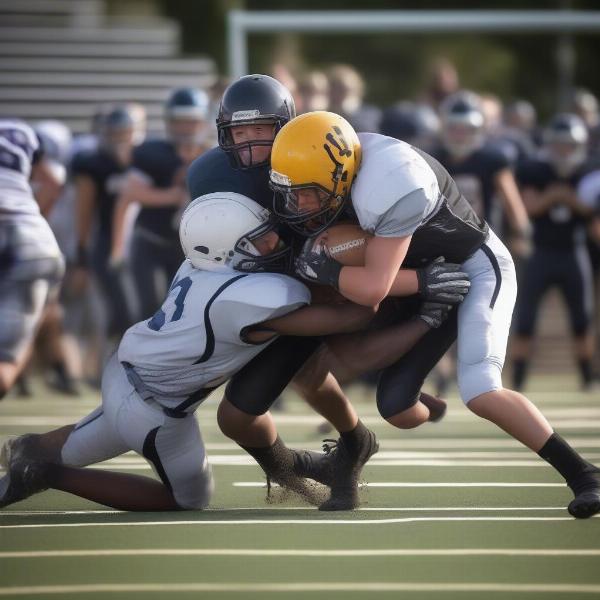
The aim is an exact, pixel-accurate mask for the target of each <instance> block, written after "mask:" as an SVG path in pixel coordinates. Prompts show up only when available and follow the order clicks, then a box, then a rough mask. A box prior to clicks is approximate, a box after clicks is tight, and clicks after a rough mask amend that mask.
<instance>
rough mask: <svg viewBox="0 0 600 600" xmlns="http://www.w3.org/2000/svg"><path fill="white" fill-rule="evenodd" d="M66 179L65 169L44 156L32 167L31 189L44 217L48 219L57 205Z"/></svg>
mask: <svg viewBox="0 0 600 600" xmlns="http://www.w3.org/2000/svg"><path fill="white" fill-rule="evenodd" d="M66 178H67V175H66V170H65V168H64V167H63V166H62V165H61V164H58V163H54V162H52V161H50V160H48V159H47V158H45V157H44V156H42V157H41V159H40V160H38V161H37V162H36V163H34V164H33V165H32V166H31V188H32V190H33V195H34V196H35V199H36V200H37V203H38V204H39V207H40V212H41V213H42V215H43V216H44V217H46V218H48V215H49V214H50V212H51V211H52V208H53V207H54V205H55V204H56V201H57V200H58V198H59V196H60V193H61V191H62V188H63V186H64V184H65V181H66Z"/></svg>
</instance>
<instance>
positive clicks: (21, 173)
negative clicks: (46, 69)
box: [0, 119, 64, 398]
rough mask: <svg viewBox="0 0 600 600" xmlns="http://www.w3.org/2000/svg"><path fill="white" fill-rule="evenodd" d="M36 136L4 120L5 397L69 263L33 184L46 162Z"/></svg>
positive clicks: (0, 163)
mask: <svg viewBox="0 0 600 600" xmlns="http://www.w3.org/2000/svg"><path fill="white" fill-rule="evenodd" d="M41 157H42V154H41V150H40V147H39V141H38V138H37V136H36V134H35V133H34V131H33V130H32V129H31V128H30V127H29V126H28V125H26V124H25V123H23V122H22V121H17V120H9V119H2V120H0V398H2V397H4V395H5V394H6V393H7V391H8V390H9V389H10V388H11V387H12V385H13V384H14V382H15V380H16V378H17V377H18V375H19V373H20V372H21V370H22V369H23V367H24V365H25V363H26V361H27V357H28V353H29V350H30V346H31V343H32V340H33V338H34V336H35V332H36V329H37V327H38V325H39V321H40V318H41V315H42V312H43V309H44V306H45V304H46V302H47V300H48V297H49V295H50V294H51V293H52V292H53V288H55V286H56V284H58V282H59V281H60V279H61V278H62V274H63V270H64V261H63V257H62V254H61V252H60V250H59V248H58V244H57V243H56V239H55V237H54V234H53V233H52V230H51V229H50V226H49V225H48V223H47V222H46V220H45V219H44V218H43V217H42V215H41V214H40V209H39V206H38V203H37V202H36V200H35V198H34V196H33V192H32V190H31V185H30V175H31V171H32V169H35V168H36V163H38V162H39V161H40V160H42V158H41Z"/></svg>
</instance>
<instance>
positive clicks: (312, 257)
mask: <svg viewBox="0 0 600 600" xmlns="http://www.w3.org/2000/svg"><path fill="white" fill-rule="evenodd" d="M341 270H342V264H341V263H339V262H338V261H337V260H335V259H334V258H331V256H330V254H329V252H328V251H327V247H326V246H325V244H324V243H323V242H322V241H317V242H315V240H313V239H308V240H306V242H305V244H304V247H303V248H302V252H301V253H300V256H298V258H297V259H296V274H297V275H299V276H300V277H302V279H306V280H307V281H312V282H314V283H320V284H322V285H330V286H331V287H333V288H335V289H338V288H339V279H340V271H341Z"/></svg>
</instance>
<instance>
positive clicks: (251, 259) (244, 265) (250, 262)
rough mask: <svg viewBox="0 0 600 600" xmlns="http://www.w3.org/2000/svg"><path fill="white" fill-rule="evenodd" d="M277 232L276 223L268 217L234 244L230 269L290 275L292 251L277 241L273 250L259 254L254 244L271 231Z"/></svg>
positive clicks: (272, 218)
mask: <svg viewBox="0 0 600 600" xmlns="http://www.w3.org/2000/svg"><path fill="white" fill-rule="evenodd" d="M276 230H277V221H276V220H275V218H274V217H273V216H270V217H269V219H268V220H267V221H265V222H264V223H262V224H261V225H259V226H258V227H256V228H255V229H253V230H252V231H249V232H248V233H246V234H245V235H244V236H242V237H241V238H239V239H238V240H237V242H236V243H235V246H234V249H233V252H234V254H233V257H232V267H233V268H234V269H235V270H236V271H244V272H245V273H259V272H268V273H291V272H292V271H293V269H292V259H293V257H292V249H291V248H290V247H288V246H286V244H285V243H284V242H283V241H282V240H281V238H280V239H279V241H278V243H277V246H276V248H275V249H274V250H272V251H270V252H268V253H267V254H261V253H260V251H259V250H258V248H257V247H256V246H255V242H256V241H257V240H258V239H259V238H261V237H263V236H265V235H267V234H268V233H269V232H271V231H276Z"/></svg>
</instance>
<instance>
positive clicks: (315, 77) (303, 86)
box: [296, 71, 329, 114]
mask: <svg viewBox="0 0 600 600" xmlns="http://www.w3.org/2000/svg"><path fill="white" fill-rule="evenodd" d="M296 107H297V110H298V114H302V113H305V112H311V111H313V110H328V109H329V81H328V80H327V76H326V75H325V73H322V72H321V71H309V72H308V73H305V74H304V75H303V76H302V77H300V80H299V82H298V95H297V102H296Z"/></svg>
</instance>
